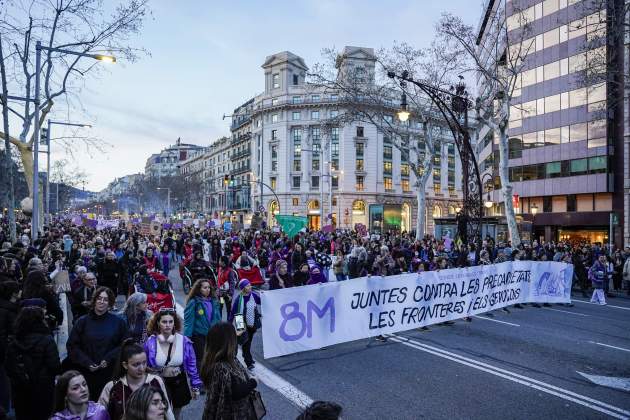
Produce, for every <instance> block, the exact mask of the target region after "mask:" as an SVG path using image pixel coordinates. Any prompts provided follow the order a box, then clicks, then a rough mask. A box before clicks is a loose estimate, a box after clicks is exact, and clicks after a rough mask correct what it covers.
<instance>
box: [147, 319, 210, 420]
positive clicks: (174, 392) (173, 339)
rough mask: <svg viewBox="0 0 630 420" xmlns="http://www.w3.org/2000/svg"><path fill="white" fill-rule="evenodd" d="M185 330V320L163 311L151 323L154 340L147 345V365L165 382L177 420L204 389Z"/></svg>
mask: <svg viewBox="0 0 630 420" xmlns="http://www.w3.org/2000/svg"><path fill="white" fill-rule="evenodd" d="M181 330H182V320H181V318H180V317H179V316H178V315H177V314H176V313H175V310H174V309H170V308H168V309H167V308H164V309H161V310H160V311H159V312H157V313H155V314H154V315H153V317H152V318H151V321H149V327H148V333H149V334H151V336H150V337H149V338H148V339H147V341H146V342H145V343H144V351H145V352H146V353H147V365H148V367H149V368H150V369H151V370H153V371H154V372H157V373H158V374H159V375H160V376H161V377H162V379H163V380H164V383H165V384H166V390H167V391H168V394H169V399H170V400H171V402H172V404H173V413H174V414H175V418H176V419H178V418H179V414H180V412H181V408H182V407H184V406H185V405H187V404H188V403H189V402H190V400H191V399H196V398H197V397H198V396H199V390H200V388H201V386H202V383H201V380H200V379H199V375H198V373H197V360H196V358H195V350H194V349H193V344H192V341H190V339H189V338H188V337H185V336H183V335H182V334H180V332H181Z"/></svg>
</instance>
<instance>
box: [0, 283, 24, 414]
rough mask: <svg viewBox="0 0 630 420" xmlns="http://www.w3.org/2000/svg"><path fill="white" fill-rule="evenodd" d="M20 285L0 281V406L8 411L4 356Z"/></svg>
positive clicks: (16, 311) (15, 313) (14, 316)
mask: <svg viewBox="0 0 630 420" xmlns="http://www.w3.org/2000/svg"><path fill="white" fill-rule="evenodd" d="M19 292H20V286H19V285H18V284H17V282H15V281H12V280H11V281H5V282H3V283H0V406H2V408H4V410H5V411H6V412H8V411H9V408H10V404H9V395H10V392H9V378H8V377H7V373H6V368H5V358H6V354H7V345H8V343H9V337H10V336H12V335H13V324H14V323H15V318H16V317H17V314H18V305H17V303H16V301H17V300H18V294H19Z"/></svg>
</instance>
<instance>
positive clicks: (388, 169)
mask: <svg viewBox="0 0 630 420" xmlns="http://www.w3.org/2000/svg"><path fill="white" fill-rule="evenodd" d="M383 173H385V174H391V173H392V163H391V162H383Z"/></svg>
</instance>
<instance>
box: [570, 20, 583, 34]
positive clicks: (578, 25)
mask: <svg viewBox="0 0 630 420" xmlns="http://www.w3.org/2000/svg"><path fill="white" fill-rule="evenodd" d="M582 35H586V18H582V19H577V20H574V21H572V22H570V23H569V39H573V38H577V37H579V36H582Z"/></svg>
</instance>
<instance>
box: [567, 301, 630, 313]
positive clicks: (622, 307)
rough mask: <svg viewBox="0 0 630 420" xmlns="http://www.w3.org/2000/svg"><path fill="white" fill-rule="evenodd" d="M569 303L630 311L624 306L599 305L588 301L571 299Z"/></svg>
mask: <svg viewBox="0 0 630 420" xmlns="http://www.w3.org/2000/svg"><path fill="white" fill-rule="evenodd" d="M571 302H580V303H587V304H589V305H597V306H606V307H608V308H617V309H625V310H626V311H630V308H628V307H625V306H615V305H608V304H606V305H600V304H599V303H593V302H589V301H588V300H580V299H572V300H571Z"/></svg>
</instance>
